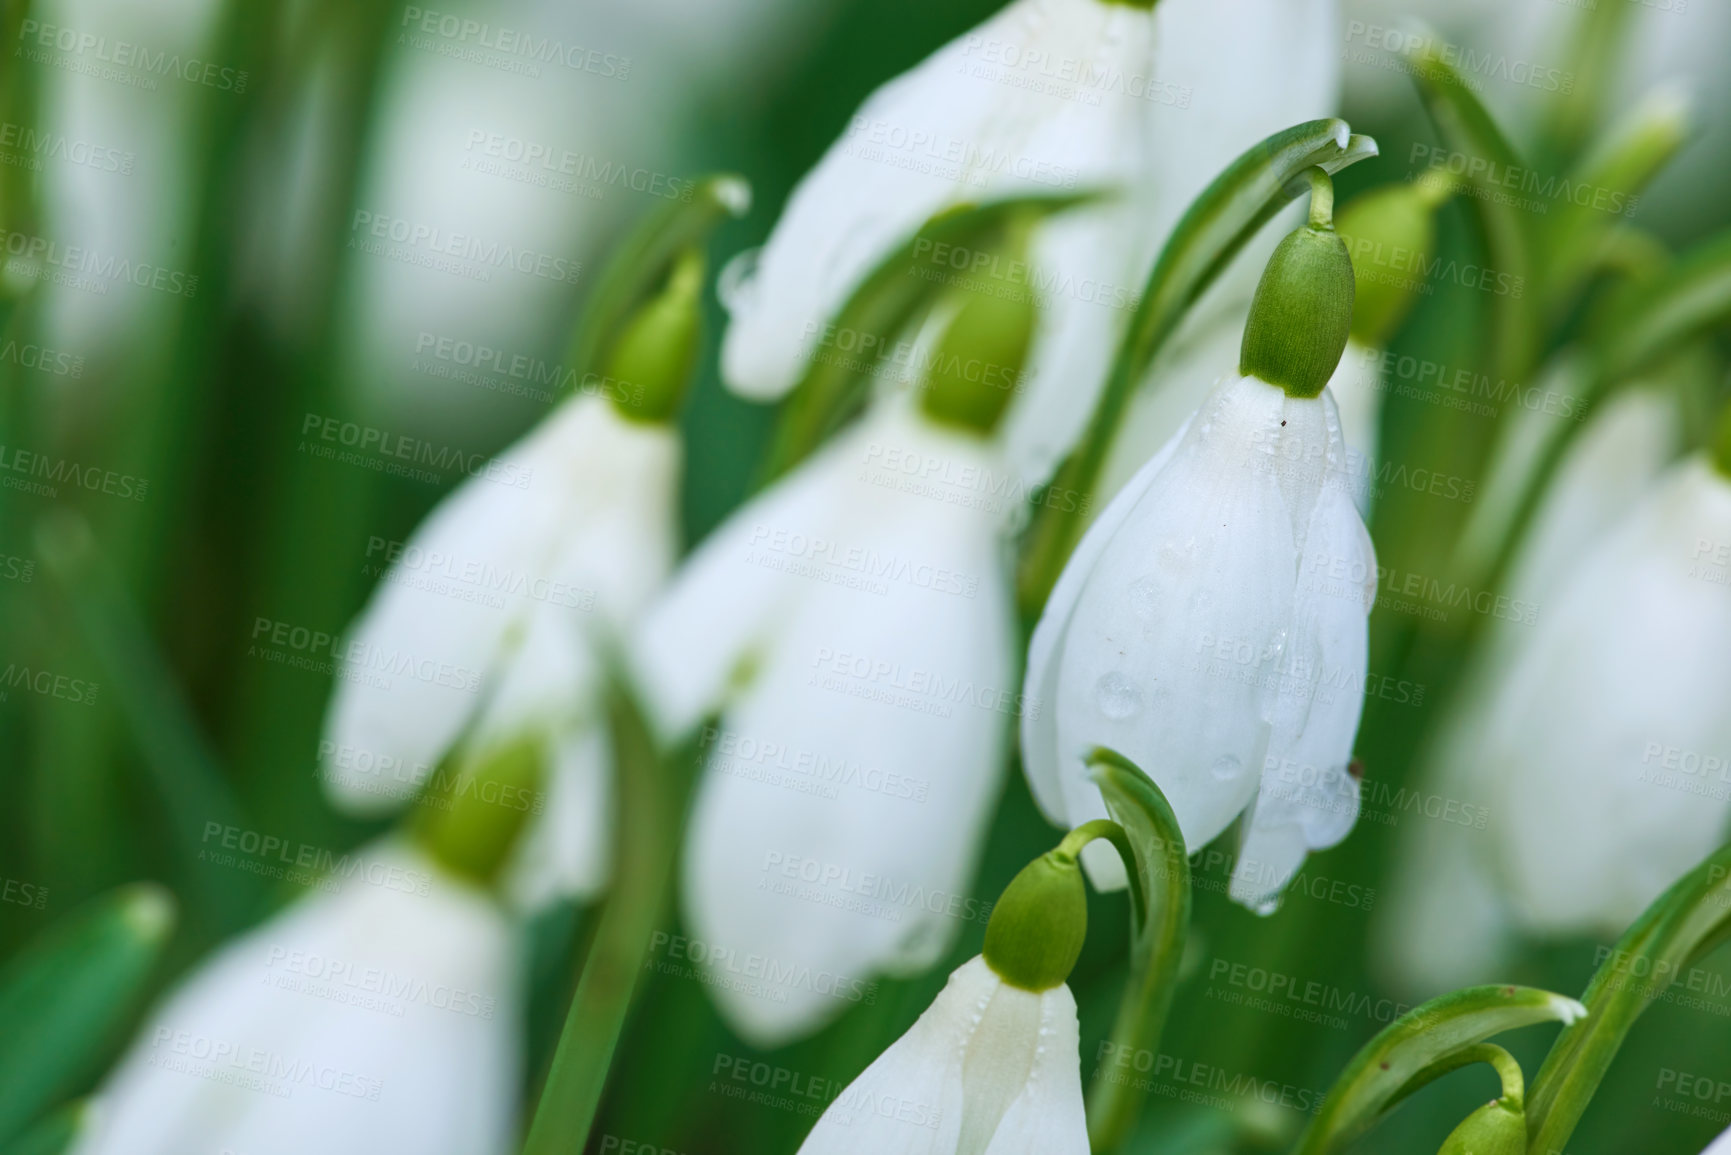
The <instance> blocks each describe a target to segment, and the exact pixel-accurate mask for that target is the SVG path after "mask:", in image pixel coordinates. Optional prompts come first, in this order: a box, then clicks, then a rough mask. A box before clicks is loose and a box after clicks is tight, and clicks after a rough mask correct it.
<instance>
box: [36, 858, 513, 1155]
mask: <svg viewBox="0 0 1731 1155" xmlns="http://www.w3.org/2000/svg"><path fill="white" fill-rule="evenodd" d="M352 861H354V862H355V863H356V864H357V865H358V867H359V869H358V870H357V871H356V872H354V873H353V874H352V875H349V876H337V875H333V876H332V877H331V878H330V880H329V881H330V883H331V885H332V886H334V887H336V888H337V889H335V890H319V891H316V892H313V893H312V894H311V895H310V896H309V897H306V898H304V899H302V900H300V901H298V902H296V903H294V904H293V905H291V906H289V907H288V908H286V909H285V910H283V911H282V912H281V913H279V914H277V915H275V916H274V917H272V918H271V919H269V920H268V921H266V922H264V923H262V924H261V925H260V926H258V927H257V928H255V929H254V930H252V931H250V932H248V933H247V934H245V935H243V936H241V937H240V938H237V939H234V940H233V941H231V942H229V943H228V944H227V945H225V946H224V947H222V949H220V950H219V951H217V952H216V953H215V954H214V955H212V956H211V957H210V958H209V959H208V960H206V961H205V962H203V963H202V964H201V965H200V966H199V967H198V968H197V969H195V970H194V971H193V972H192V973H191V974H190V975H188V976H187V977H186V978H185V979H184V980H182V981H181V983H180V984H179V986H178V987H177V989H175V990H174V991H172V992H171V993H170V994H169V995H168V996H167V997H166V998H165V999H164V1000H163V1002H162V1003H161V1004H160V1005H159V1006H157V1007H156V1008H155V1009H154V1011H153V1012H152V1014H151V1016H150V1019H149V1021H148V1022H147V1023H146V1024H145V1026H144V1027H143V1029H142V1030H140V1031H139V1033H138V1035H137V1037H136V1038H135V1039H134V1041H133V1043H132V1045H131V1047H130V1048H129V1049H128V1051H127V1053H126V1054H125V1056H124V1057H123V1058H122V1059H121V1061H120V1063H119V1064H118V1065H117V1066H116V1067H115V1068H114V1070H113V1071H112V1072H111V1073H110V1074H109V1075H108V1077H107V1079H106V1080H105V1081H104V1083H103V1084H102V1086H101V1087H100V1088H98V1091H97V1093H96V1095H95V1096H94V1098H93V1101H92V1106H91V1110H90V1112H89V1116H88V1119H87V1121H86V1122H85V1124H84V1125H83V1126H82V1128H81V1130H80V1134H79V1136H78V1138H77V1139H76V1140H75V1141H74V1143H73V1145H72V1147H71V1148H70V1152H71V1153H72V1155H185V1153H186V1152H189V1151H222V1150H230V1151H256V1152H266V1151H287V1150H296V1151H320V1152H328V1153H330V1155H376V1153H377V1152H380V1151H415V1152H421V1153H424V1155H507V1153H508V1152H511V1151H513V1150H515V1142H516V1131H517V1121H516V1115H517V1093H516V1087H517V1085H518V1080H519V1076H520V1067H521V1056H522V1054H523V1039H522V1037H521V1036H522V1030H521V1025H520V1022H519V1018H518V1015H517V1013H516V1008H517V1006H518V1005H519V999H520V998H521V995H522V992H521V978H520V975H521V973H522V965H523V960H522V957H521V952H520V950H519V947H518V943H517V934H516V931H515V928H514V926H513V920H512V919H511V918H510V917H509V916H508V915H507V914H506V913H505V912H504V911H503V910H501V909H500V907H499V905H498V904H497V903H496V902H494V901H493V900H492V899H491V898H490V897H488V896H487V895H485V894H483V893H481V892H480V891H478V890H476V889H474V888H473V887H470V886H467V885H465V884H464V883H462V882H461V881H459V880H457V879H454V878H452V877H450V876H449V875H448V874H447V873H446V872H445V871H443V870H442V869H440V867H439V866H438V865H437V864H435V863H434V862H433V861H431V860H430V859H429V858H428V857H427V856H426V855H425V854H424V853H422V852H421V851H420V850H418V849H416V848H415V847H414V846H412V845H409V844H407V843H404V842H402V841H400V840H396V839H385V840H383V841H380V842H375V843H373V844H371V845H368V846H365V847H362V848H361V849H360V850H358V851H355V852H354V853H353V856H352ZM145 903H146V905H145V911H146V916H147V917H156V916H155V915H153V914H150V913H149V912H150V911H154V910H159V909H160V907H161V900H145ZM333 965H340V966H342V967H351V966H352V967H353V968H354V973H355V974H356V975H360V974H375V975H376V974H383V975H413V976H415V979H416V981H417V984H418V988H419V989H420V990H421V991H423V992H424V994H423V995H422V996H420V997H409V998H405V999H403V1000H402V1004H401V1005H400V1006H398V1007H394V1008H391V1010H392V1013H389V1014H379V1013H374V1012H372V1011H364V1010H360V1009H358V1008H357V1006H355V1005H353V1004H351V1003H349V1002H347V1001H341V1000H333V999H331V998H328V997H324V995H323V993H322V992H323V988H324V985H325V984H326V983H327V982H328V981H330V980H331V979H332V973H331V971H330V970H329V968H330V967H331V966H333ZM249 1056H250V1057H252V1060H251V1061H249ZM260 1056H268V1057H269V1059H270V1062H271V1064H272V1066H273V1069H274V1068H275V1067H277V1066H278V1065H281V1066H282V1067H284V1068H286V1069H290V1070H292V1071H299V1072H304V1073H305V1077H306V1080H307V1082H306V1085H305V1086H296V1085H294V1083H295V1080H294V1079H293V1078H292V1077H284V1078H275V1077H274V1076H273V1077H270V1078H267V1077H266V1076H264V1075H261V1074H258V1073H257V1070H256V1068H255V1066H254V1065H253V1063H254V1062H256V1061H257V1060H258V1057H260ZM315 1076H316V1077H317V1078H318V1079H320V1080H321V1081H320V1082H319V1084H318V1086H319V1087H325V1090H324V1091H320V1090H318V1088H317V1087H315V1086H313V1084H312V1080H313V1079H314V1078H315ZM326 1079H336V1080H339V1082H337V1083H335V1084H331V1085H328V1086H327V1085H326V1083H325V1082H323V1081H322V1080H326ZM273 1080H274V1081H273ZM267 1084H268V1085H267ZM261 1091H269V1092H272V1093H264V1094H261V1093H260V1092H261ZM289 1091H293V1092H294V1094H293V1095H292V1096H291V1095H290V1094H289V1093H288V1092H289Z"/></svg>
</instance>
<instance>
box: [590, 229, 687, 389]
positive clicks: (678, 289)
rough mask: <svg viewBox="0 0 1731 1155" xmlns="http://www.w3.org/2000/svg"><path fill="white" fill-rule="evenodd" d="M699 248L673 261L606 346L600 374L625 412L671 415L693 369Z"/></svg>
mask: <svg viewBox="0 0 1731 1155" xmlns="http://www.w3.org/2000/svg"><path fill="white" fill-rule="evenodd" d="M703 273H704V262H703V254H702V253H700V252H698V251H697V250H695V249H690V250H687V251H686V252H685V253H684V254H683V255H682V256H681V257H680V258H679V260H678V261H676V262H675V263H674V266H673V272H672V273H671V274H670V275H669V276H668V278H667V287H666V288H665V289H663V290H662V291H661V293H660V295H659V296H656V297H654V298H653V299H651V300H650V301H649V302H648V303H646V304H644V305H643V306H641V307H640V308H639V309H638V310H637V312H636V313H635V314H633V315H632V317H631V319H630V320H628V321H626V322H625V325H624V327H623V328H622V329H621V331H620V333H619V336H618V338H617V339H616V340H615V341H614V342H613V345H612V347H611V348H610V349H609V350H608V352H607V356H606V360H605V365H606V369H605V370H604V375H605V376H606V377H607V378H609V379H610V380H611V381H612V382H613V383H614V385H613V387H612V388H611V389H610V390H609V394H610V395H611V396H612V397H613V403H614V405H616V406H618V408H619V411H620V412H621V413H623V414H625V416H627V417H630V418H632V419H634V420H637V421H646V422H666V421H672V420H673V419H674V418H675V417H677V416H678V414H679V407H680V406H681V405H683V404H684V402H685V391H686V389H687V388H689V387H690V385H691V379H692V376H693V375H694V374H695V373H696V370H697V356H698V352H699V345H700V343H701V341H702V336H703Z"/></svg>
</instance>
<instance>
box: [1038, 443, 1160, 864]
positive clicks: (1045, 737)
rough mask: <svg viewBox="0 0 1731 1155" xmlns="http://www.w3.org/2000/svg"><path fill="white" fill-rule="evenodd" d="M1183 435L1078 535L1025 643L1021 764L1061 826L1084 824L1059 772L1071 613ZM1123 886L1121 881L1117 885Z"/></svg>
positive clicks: (1042, 803)
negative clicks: (1063, 667)
mask: <svg viewBox="0 0 1731 1155" xmlns="http://www.w3.org/2000/svg"><path fill="white" fill-rule="evenodd" d="M1183 435H1184V431H1183V430H1182V429H1180V430H1179V431H1178V432H1177V433H1176V434H1175V435H1173V437H1172V438H1171V440H1169V441H1168V442H1167V443H1166V445H1165V447H1164V448H1162V449H1161V450H1160V452H1158V453H1156V454H1155V455H1154V456H1153V457H1151V458H1149V460H1148V461H1147V462H1145V463H1144V464H1143V466H1142V468H1141V469H1140V470H1139V471H1138V472H1137V473H1136V475H1135V476H1134V477H1132V478H1131V479H1130V480H1129V481H1128V482H1127V483H1126V484H1125V485H1124V486H1123V488H1121V489H1120V490H1118V492H1117V496H1115V497H1114V498H1113V499H1112V502H1111V504H1109V505H1108V506H1107V507H1106V509H1105V510H1104V511H1103V512H1102V513H1101V514H1100V517H1099V519H1098V520H1097V521H1095V522H1094V524H1093V525H1091V526H1089V527H1088V532H1086V533H1084V534H1083V535H1082V540H1081V541H1080V542H1078V543H1077V544H1076V550H1075V552H1074V553H1072V554H1071V555H1070V560H1069V561H1068V562H1067V563H1065V565H1064V570H1063V572H1062V573H1060V574H1059V575H1058V580H1057V582H1056V584H1054V585H1053V587H1052V592H1051V594H1050V595H1048V596H1047V598H1046V606H1045V609H1043V610H1042V611H1041V613H1040V621H1039V624H1037V625H1036V626H1035V627H1034V634H1033V637H1032V639H1031V640H1030V641H1029V643H1028V670H1027V676H1026V680H1025V682H1024V684H1023V689H1022V697H1023V700H1024V701H1027V702H1033V703H1038V704H1039V706H1040V708H1039V709H1035V710H1025V711H1023V713H1022V726H1021V730H1022V735H1021V736H1022V765H1023V767H1024V769H1025V770H1026V771H1027V775H1028V784H1029V786H1030V787H1032V788H1033V791H1034V798H1035V800H1036V801H1038V802H1039V804H1040V809H1041V810H1043V811H1045V814H1046V817H1047V818H1050V819H1051V820H1052V822H1053V823H1055V824H1057V825H1060V826H1075V825H1078V824H1079V823H1080V822H1081V821H1084V820H1080V819H1075V820H1073V819H1072V818H1071V816H1070V814H1069V807H1068V805H1067V804H1066V802H1065V800H1064V799H1065V796H1064V791H1063V787H1062V785H1061V775H1060V773H1059V770H1058V765H1059V757H1058V711H1057V702H1058V666H1059V659H1060V658H1061V657H1062V655H1063V642H1064V638H1065V636H1066V635H1067V634H1068V632H1069V629H1070V619H1071V618H1072V617H1073V616H1074V614H1075V612H1076V603H1077V601H1078V600H1080V598H1081V596H1082V589H1083V587H1084V586H1086V585H1087V581H1088V575H1089V574H1091V573H1092V572H1093V571H1094V566H1095V565H1096V564H1097V563H1098V562H1099V560H1100V555H1101V554H1103V553H1105V551H1106V547H1107V546H1108V545H1110V544H1111V543H1112V539H1113V537H1114V536H1115V535H1116V534H1117V532H1118V530H1119V528H1120V527H1121V526H1122V525H1123V524H1124V522H1125V521H1126V520H1128V518H1129V517H1130V514H1131V512H1132V511H1133V510H1134V509H1135V508H1136V505H1137V503H1138V502H1140V501H1141V500H1142V495H1143V494H1145V493H1147V492H1148V487H1149V486H1151V485H1153V484H1154V480H1155V478H1157V477H1159V476H1160V471H1161V470H1162V469H1164V468H1165V467H1166V463H1167V462H1168V461H1170V460H1171V459H1172V455H1173V454H1174V453H1176V452H1177V451H1178V446H1179V444H1180V442H1181V441H1182V440H1183ZM1123 885H1124V884H1123V883H1122V882H1120V883H1119V884H1118V887H1122V886H1123ZM1114 889H1117V888H1116V887H1115V888H1114Z"/></svg>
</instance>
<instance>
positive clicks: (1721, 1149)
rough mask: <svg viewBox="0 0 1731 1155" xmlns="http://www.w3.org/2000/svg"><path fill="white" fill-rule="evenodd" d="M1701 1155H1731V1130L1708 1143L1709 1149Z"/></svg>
mask: <svg viewBox="0 0 1731 1155" xmlns="http://www.w3.org/2000/svg"><path fill="white" fill-rule="evenodd" d="M1701 1155H1731V1131H1726V1132H1725V1133H1724V1134H1722V1135H1720V1136H1719V1138H1717V1139H1715V1140H1713V1142H1712V1143H1710V1144H1708V1146H1707V1150H1705V1151H1703V1152H1701Z"/></svg>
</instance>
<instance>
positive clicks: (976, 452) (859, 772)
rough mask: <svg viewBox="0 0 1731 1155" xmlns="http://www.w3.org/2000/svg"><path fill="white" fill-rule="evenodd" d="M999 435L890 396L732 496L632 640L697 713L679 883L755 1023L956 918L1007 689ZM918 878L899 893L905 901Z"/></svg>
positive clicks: (760, 1030)
mask: <svg viewBox="0 0 1731 1155" xmlns="http://www.w3.org/2000/svg"><path fill="white" fill-rule="evenodd" d="M1003 476H1004V467H1003V464H1002V461H1001V458H1000V455H999V454H998V452H997V451H996V450H995V449H994V448H993V447H992V444H991V443H990V442H989V441H988V440H986V439H984V438H982V437H980V436H977V435H975V434H973V433H971V432H966V431H963V430H961V429H958V428H956V427H954V426H948V425H940V424H939V423H937V422H936V421H933V420H932V419H930V418H928V417H927V416H925V414H924V413H923V412H921V411H920V410H918V409H916V408H914V407H913V406H911V405H908V404H906V403H905V401H904V400H900V399H892V400H889V401H886V402H883V403H880V404H879V406H878V407H877V408H876V409H875V410H874V411H873V412H871V413H870V414H868V415H867V416H866V417H865V418H864V419H863V420H862V421H860V422H859V423H858V424H857V425H856V426H855V427H854V428H852V429H851V430H849V431H847V432H846V433H844V434H843V435H842V436H840V437H839V438H837V439H836V440H835V441H833V442H831V443H830V444H829V445H828V446H827V447H826V448H824V449H823V450H822V451H821V452H820V453H819V454H817V455H816V456H815V457H813V458H812V459H810V460H809V461H807V462H806V463H805V464H804V465H802V466H801V467H800V468H798V469H797V470H795V471H794V472H793V473H791V474H790V475H788V476H787V477H786V478H784V479H782V480H781V481H779V482H778V483H776V484H775V485H774V486H773V487H772V488H770V489H769V490H767V491H765V492H764V493H763V494H762V495H761V496H759V497H758V498H757V499H756V500H754V501H752V502H750V503H749V504H747V505H746V506H745V507H743V508H742V509H741V510H739V511H738V512H737V513H736V514H735V515H734V516H733V517H732V518H731V519H730V520H729V521H727V522H726V523H725V524H724V525H722V526H721V527H720V528H719V529H718V530H716V531H715V532H714V533H713V534H712V535H711V536H710V537H709V539H708V540H706V541H705V542H704V543H703V545H702V546H701V547H700V548H699V549H698V550H697V551H696V553H695V554H694V555H693V556H692V557H691V558H690V559H689V561H688V562H687V564H686V565H685V567H684V568H683V569H682V570H681V571H680V573H679V574H678V575H676V577H675V579H674V581H673V584H672V585H671V587H670V588H669V590H668V592H667V594H666V595H665V596H664V598H663V599H662V600H661V601H660V602H659V603H658V604H657V605H656V606H655V607H653V608H652V609H651V610H650V611H649V613H648V614H647V615H646V617H645V619H644V622H643V624H642V627H641V628H640V630H639V631H638V632H637V634H636V637H635V640H634V644H633V646H632V652H631V657H632V659H633V663H634V667H635V671H636V674H637V681H638V683H639V684H640V685H641V686H642V688H643V693H644V695H645V697H646V698H647V700H648V702H649V705H650V708H651V710H652V712H653V713H654V715H655V717H656V720H657V723H658V726H659V727H660V728H661V729H663V730H664V731H666V732H667V733H669V734H679V733H687V732H690V731H691V730H692V729H693V728H694V727H695V726H696V725H697V724H698V722H699V721H700V720H701V719H703V718H704V717H706V716H709V715H711V714H713V713H716V712H719V714H720V720H719V723H718V725H716V726H715V727H714V728H712V729H708V730H705V731H704V733H703V735H702V744H703V747H704V751H705V754H706V756H707V766H706V769H705V771H704V775H703V780H702V783H701V785H700V787H699V789H698V793H697V798H696V802H695V806H694V811H693V814H692V818H691V823H690V829H689V835H688V838H689V841H688V844H687V847H686V853H685V857H684V886H683V899H684V906H685V914H686V919H687V922H688V924H689V925H690V927H691V932H692V935H693V937H694V938H697V939H701V940H702V941H703V942H704V944H705V949H706V953H707V955H708V957H710V958H711V959H713V960H725V958H727V957H728V952H736V957H746V956H754V957H758V958H762V959H765V960H766V966H767V968H768V970H769V971H770V972H771V973H774V974H778V975H786V976H789V977H788V979H787V981H786V982H785V983H784V984H778V983H777V982H776V981H775V980H768V979H766V980H764V982H763V983H761V984H757V985H758V986H761V987H764V988H769V987H774V989H762V990H758V989H750V987H751V985H750V984H741V983H738V982H735V981H731V980H730V981H727V982H722V983H716V984H714V985H712V986H711V988H710V989H711V991H712V993H713V994H714V996H715V998H716V999H717V1000H718V1002H719V1005H720V1006H721V1008H722V1010H723V1011H724V1012H725V1013H726V1015H727V1017H728V1019H729V1020H730V1022H732V1023H733V1024H734V1025H735V1027H736V1028H737V1029H739V1030H740V1031H741V1032H742V1033H743V1034H745V1035H746V1036H747V1037H749V1038H751V1039H753V1040H755V1041H758V1042H761V1043H765V1044H772V1043H777V1042H781V1041H785V1040H787V1039H790V1038H793V1037H795V1036H798V1035H800V1034H802V1033H805V1032H809V1031H811V1030H814V1029H816V1028H817V1027H818V1026H819V1025H821V1024H822V1022H824V1021H825V1020H827V1019H828V1018H829V1017H831V1016H832V1015H834V1014H836V1013H839V1012H840V1011H841V1010H843V1009H844V1008H845V1007H846V1006H847V1005H848V1004H849V1002H850V1001H857V1000H858V999H859V998H860V997H862V994H863V992H864V991H865V990H866V984H868V983H869V981H870V979H871V978H872V976H873V975H875V974H876V973H878V972H880V971H906V970H912V969H919V968H923V967H925V966H929V965H930V964H931V963H932V962H933V961H935V960H936V959H937V958H938V957H939V955H940V954H941V953H942V951H943V950H944V949H945V948H946V946H947V945H948V943H949V942H950V941H951V940H952V938H953V936H954V934H955V932H956V931H957V930H958V929H959V926H960V923H959V921H958V919H957V918H956V917H954V916H953V915H952V913H951V912H952V911H953V910H963V909H965V908H966V905H967V900H966V898H965V896H964V893H963V892H964V888H965V886H966V885H967V882H968V878H969V875H970V872H971V870H972V867H973V863H974V859H975V853H976V850H977V847H978V843H979V839H980V838H981V837H982V835H983V832H984V826H985V822H986V819H987V817H988V812H989V810H990V808H991V806H992V804H993V802H994V800H995V798H996V796H997V791H998V785H999V775H1000V772H1001V768H1002V766H1003V762H1004V754H1005V747H1006V738H1007V731H1008V729H1009V727H1010V726H1011V725H1012V724H1013V723H1012V716H1013V715H1014V713H1015V711H1016V710H1017V708H1018V703H1017V700H1016V695H1015V685H1014V677H1015V659H1014V654H1013V646H1012V640H1011V639H1012V636H1013V629H1014V627H1013V618H1012V613H1011V609H1010V605H1011V603H1010V591H1009V575H1008V572H1007V559H1006V555H1005V547H1004V543H1003V540H1002V535H1001V527H1002V524H1003V519H1004V517H1005V516H1007V514H1008V510H1007V509H1005V508H1003V507H1004V506H1007V505H1008V502H1007V501H1006V500H1005V499H1004V498H1003V497H1002V496H1001V495H999V496H994V495H993V489H994V487H995V486H997V485H998V484H999V482H1000V480H1001V479H1002V478H1003ZM909 896H912V897H909Z"/></svg>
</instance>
